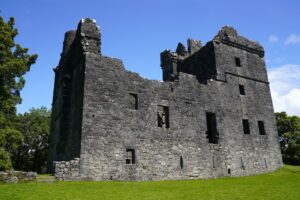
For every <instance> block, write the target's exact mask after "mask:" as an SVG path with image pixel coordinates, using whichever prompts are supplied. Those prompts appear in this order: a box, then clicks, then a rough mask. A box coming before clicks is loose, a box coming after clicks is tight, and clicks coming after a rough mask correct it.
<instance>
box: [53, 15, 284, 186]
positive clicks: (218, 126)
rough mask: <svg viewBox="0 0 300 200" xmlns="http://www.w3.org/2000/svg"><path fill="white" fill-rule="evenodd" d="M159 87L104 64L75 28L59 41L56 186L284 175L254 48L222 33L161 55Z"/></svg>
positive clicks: (96, 47) (89, 31) (83, 25)
mask: <svg viewBox="0 0 300 200" xmlns="http://www.w3.org/2000/svg"><path fill="white" fill-rule="evenodd" d="M160 59H161V68H162V73H163V82H162V81H155V80H148V79H145V78H142V77H140V76H139V75H138V74H137V73H133V72H129V71H126V70H125V69H124V66H123V64H122V61H121V60H119V59H115V58H110V57H106V56H103V55H102V53H101V37H100V30H99V28H98V27H97V26H96V22H95V21H94V20H92V19H88V18H87V19H82V20H81V21H80V23H79V25H78V29H77V30H76V31H68V32H67V33H66V34H65V39H64V45H63V52H62V54H61V59H60V62H59V65H58V67H56V68H55V69H54V71H55V84H54V94H53V104H52V106H53V107H52V121H51V143H50V152H49V169H50V170H52V171H53V173H55V176H56V177H57V178H58V179H60V180H138V181H140V180H173V179H201V178H211V177H222V176H245V175H254V174H259V173H265V172H270V171H274V170H276V169H278V168H279V167H281V166H282V158H281V153H280V148H279V142H278V134H277V128H276V123H275V116H274V110H273V105H272V99H271V95H270V89H269V82H268V78H267V72H266V66H265V61H264V49H263V47H262V46H261V45H260V44H258V43H257V42H254V41H251V40H248V39H246V38H244V37H242V36H240V35H239V34H238V33H237V31H236V30H235V29H233V28H231V27H228V26H225V27H223V28H222V29H221V30H220V31H219V33H218V34H217V35H216V36H215V37H214V38H213V40H212V41H210V42H208V43H207V44H205V45H204V46H202V44H201V42H200V41H196V40H193V39H188V42H187V48H186V47H185V46H184V45H183V44H181V43H179V44H178V47H177V49H176V51H175V52H172V51H170V50H165V51H163V52H162V53H161V54H160Z"/></svg>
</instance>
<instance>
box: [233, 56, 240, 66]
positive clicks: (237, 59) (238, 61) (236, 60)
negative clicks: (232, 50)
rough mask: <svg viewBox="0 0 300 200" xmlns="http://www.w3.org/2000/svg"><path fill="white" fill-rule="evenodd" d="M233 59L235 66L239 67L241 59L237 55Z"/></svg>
mask: <svg viewBox="0 0 300 200" xmlns="http://www.w3.org/2000/svg"><path fill="white" fill-rule="evenodd" d="M234 59H235V66H237V67H241V59H240V58H238V57H234Z"/></svg>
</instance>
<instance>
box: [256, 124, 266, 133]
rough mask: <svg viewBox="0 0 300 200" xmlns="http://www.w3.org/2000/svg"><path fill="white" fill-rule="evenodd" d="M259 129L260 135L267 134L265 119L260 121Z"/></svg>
mask: <svg viewBox="0 0 300 200" xmlns="http://www.w3.org/2000/svg"><path fill="white" fill-rule="evenodd" d="M258 129H259V134H260V135H266V131H265V125H264V122H263V121H258Z"/></svg>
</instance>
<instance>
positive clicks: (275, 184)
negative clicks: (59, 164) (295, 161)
mask: <svg viewBox="0 0 300 200" xmlns="http://www.w3.org/2000/svg"><path fill="white" fill-rule="evenodd" d="M40 179H43V180H44V179H47V177H41V178H40ZM299 188H300V167H299V166H298V167H296V166H284V167H283V168H282V169H280V170H278V171H276V172H274V173H269V174H263V175H257V176H250V177H239V178H220V179H209V180H186V181H158V182H84V181H82V182H53V183H47V182H46V183H45V182H37V183H24V184H12V185H0V199H1V200H6V199H10V200H14V199H22V200H27V199H30V200H35V199H39V200H40V199H49V200H50V199H51V200H55V199H72V200H79V199H80V200H85V199H88V200H94V199H109V200H113V199H122V200H127V199H147V200H150V199H155V200H157V199H164V200H166V199H181V200H184V199H187V200H193V199H197V200H199V199H205V200H217V199H220V200H227V199H228V200H239V199H242V200H254V199H255V200H257V199H264V200H267V199H270V200H277V199H278V200H279V199H284V200H289V199H291V200H296V199H300V190H299Z"/></svg>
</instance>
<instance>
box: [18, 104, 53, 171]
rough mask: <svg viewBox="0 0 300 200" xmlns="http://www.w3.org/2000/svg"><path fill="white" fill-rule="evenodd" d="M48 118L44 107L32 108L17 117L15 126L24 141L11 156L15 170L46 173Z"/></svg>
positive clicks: (49, 113)
mask: <svg viewBox="0 0 300 200" xmlns="http://www.w3.org/2000/svg"><path fill="white" fill-rule="evenodd" d="M50 118H51V112H50V111H48V110H47V109H46V108H45V107H41V108H38V109H35V108H32V109H30V111H29V112H28V113H27V112H26V113H24V114H19V115H18V117H17V120H16V122H17V123H16V126H17V129H18V130H19V131H20V132H21V133H22V135H23V138H24V140H23V143H22V144H21V145H20V146H19V147H18V149H17V151H15V153H14V154H13V156H12V161H13V166H14V168H15V169H17V170H24V171H37V172H45V171H46V164H47V163H46V162H47V155H48V140H49V135H50Z"/></svg>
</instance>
